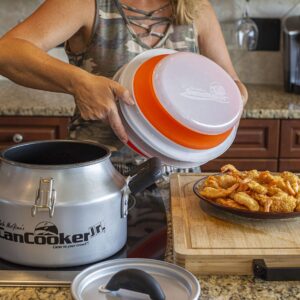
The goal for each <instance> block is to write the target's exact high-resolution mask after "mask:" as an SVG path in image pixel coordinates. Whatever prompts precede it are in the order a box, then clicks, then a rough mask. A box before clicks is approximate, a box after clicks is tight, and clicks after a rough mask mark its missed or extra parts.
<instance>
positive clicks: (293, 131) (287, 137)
mask: <svg viewBox="0 0 300 300" xmlns="http://www.w3.org/2000/svg"><path fill="white" fill-rule="evenodd" d="M280 157H281V158H298V159H300V120H283V121H282V124H281V146H280Z"/></svg>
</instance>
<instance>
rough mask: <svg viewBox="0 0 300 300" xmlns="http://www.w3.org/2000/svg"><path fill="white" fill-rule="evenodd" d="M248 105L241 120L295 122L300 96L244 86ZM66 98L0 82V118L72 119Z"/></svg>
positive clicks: (278, 88) (278, 89) (299, 114)
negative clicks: (45, 117)
mask: <svg viewBox="0 0 300 300" xmlns="http://www.w3.org/2000/svg"><path fill="white" fill-rule="evenodd" d="M248 91H249V102H248V104H247V106H246V108H245V111H244V114H243V118H254V119H299V118H300V95H294V94H288V93H285V92H284V90H283V87H281V86H274V85H269V86H268V85H248ZM74 108H75V106H74V100H73V97H72V96H70V95H64V94H58V93H49V92H44V91H37V90H33V89H28V88H24V87H20V86H18V85H16V84H14V83H12V82H10V81H8V80H0V116H72V115H73V113H74Z"/></svg>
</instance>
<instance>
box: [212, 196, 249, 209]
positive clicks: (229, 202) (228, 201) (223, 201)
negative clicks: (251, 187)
mask: <svg viewBox="0 0 300 300" xmlns="http://www.w3.org/2000/svg"><path fill="white" fill-rule="evenodd" d="M216 203H218V204H220V205H223V206H226V207H230V208H237V209H243V210H248V209H247V207H245V206H244V205H240V204H238V203H237V202H235V201H234V200H232V199H222V198H219V199H217V200H216Z"/></svg>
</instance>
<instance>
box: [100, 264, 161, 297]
mask: <svg viewBox="0 0 300 300" xmlns="http://www.w3.org/2000/svg"><path fill="white" fill-rule="evenodd" d="M105 289H106V290H109V291H111V292H116V291H118V290H120V289H125V290H129V291H133V292H137V293H142V294H146V295H149V296H150V298H151V299H152V300H165V299H166V296H165V294H164V292H163V290H162V288H161V287H160V285H159V283H158V282H157V281H156V280H155V279H154V278H153V277H152V276H151V275H149V274H148V273H146V272H144V271H142V270H138V269H126V270H122V271H120V272H118V273H117V274H115V275H114V276H113V277H112V278H111V279H110V281H109V282H108V284H107V285H106V287H105Z"/></svg>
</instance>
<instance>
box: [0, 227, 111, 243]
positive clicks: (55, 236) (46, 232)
mask: <svg viewBox="0 0 300 300" xmlns="http://www.w3.org/2000/svg"><path fill="white" fill-rule="evenodd" d="M101 233H105V226H104V225H103V223H102V222H100V223H98V224H96V225H94V226H91V227H89V229H88V231H87V232H83V233H75V234H66V233H63V232H59V230H58V228H57V226H56V225H55V224H53V223H51V222H41V223H39V224H37V225H36V227H35V229H34V231H33V232H24V233H16V232H12V231H10V230H7V229H5V228H4V227H2V226H0V238H1V239H4V240H8V241H12V242H16V243H22V244H33V245H54V246H56V245H78V244H82V243H85V244H86V243H87V242H89V240H90V239H92V238H94V237H95V236H97V235H99V234H101Z"/></svg>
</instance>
